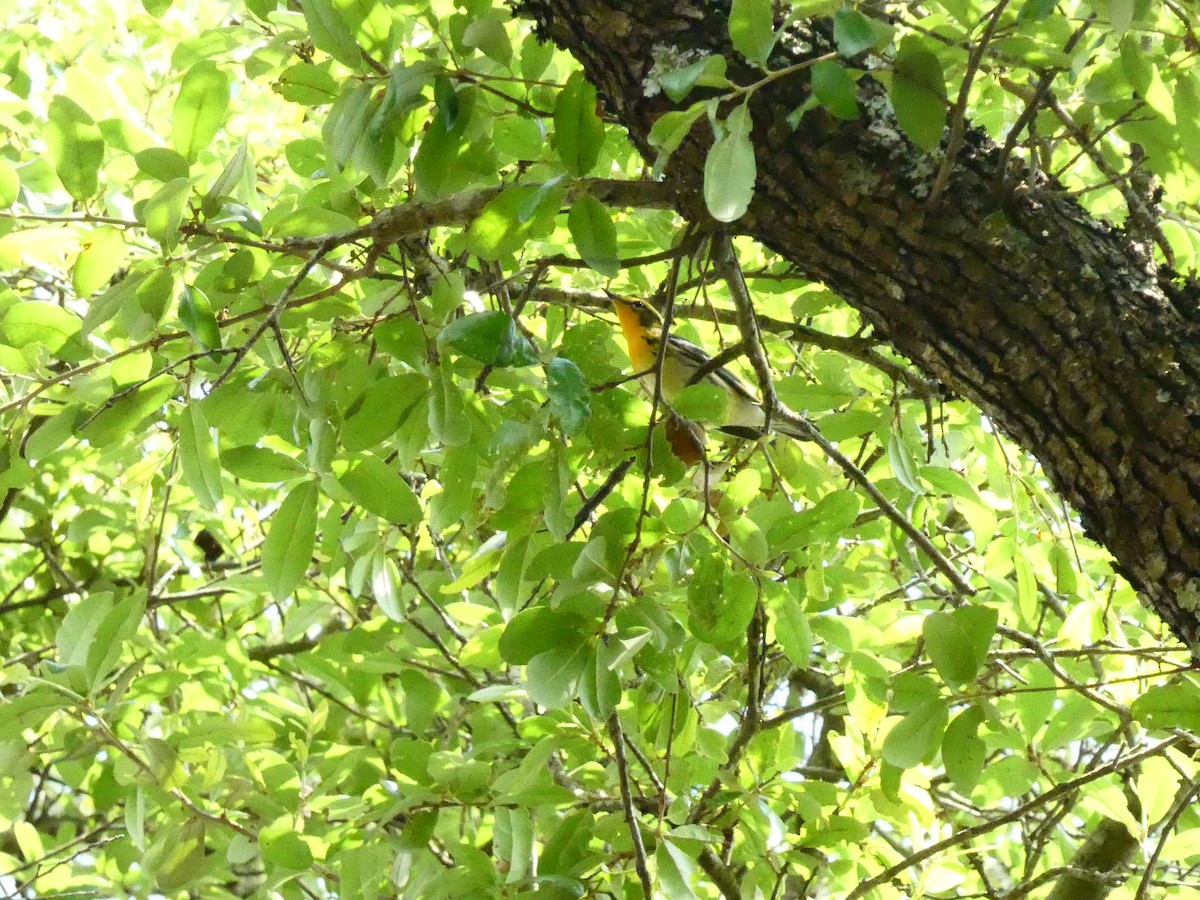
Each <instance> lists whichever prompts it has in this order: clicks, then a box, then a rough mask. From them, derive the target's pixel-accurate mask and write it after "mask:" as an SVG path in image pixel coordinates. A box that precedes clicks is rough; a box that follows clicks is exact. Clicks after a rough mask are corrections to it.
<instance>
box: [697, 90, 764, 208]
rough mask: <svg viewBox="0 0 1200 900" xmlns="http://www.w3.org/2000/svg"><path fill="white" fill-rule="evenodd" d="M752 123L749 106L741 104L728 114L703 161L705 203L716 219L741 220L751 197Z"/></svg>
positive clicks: (755, 172)
mask: <svg viewBox="0 0 1200 900" xmlns="http://www.w3.org/2000/svg"><path fill="white" fill-rule="evenodd" d="M752 125H753V123H752V122H751V120H750V108H749V106H748V105H746V104H742V105H741V106H739V107H738V108H737V109H735V110H734V111H733V112H732V113H730V114H729V118H728V119H726V120H725V128H724V131H723V133H721V134H720V135H718V137H717V139H716V141H714V142H713V145H712V147H711V148H710V149H709V151H708V158H707V159H706V160H705V161H704V203H705V205H706V206H707V207H708V211H709V213H711V214H712V217H713V218H714V219H716V220H717V221H718V222H733V221H736V220H737V219H740V218H741V217H742V215H743V214H744V213H745V212H746V210H747V209H748V208H749V207H750V201H751V200H753V199H754V182H755V180H756V179H757V177H758V169H757V162H756V160H755V158H754V145H753V144H752V143H751V142H750V129H751V127H752Z"/></svg>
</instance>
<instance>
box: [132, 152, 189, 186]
mask: <svg viewBox="0 0 1200 900" xmlns="http://www.w3.org/2000/svg"><path fill="white" fill-rule="evenodd" d="M133 161H134V162H135V163H137V167H138V169H139V170H141V171H142V172H145V173H146V174H147V175H149V176H150V177H151V178H154V179H156V180H158V181H161V182H163V184H166V183H167V182H168V181H172V180H174V179H176V178H187V177H188V175H189V174H190V173H191V166H189V165H188V161H187V160H186V159H184V158H183V157H182V156H180V155H179V154H178V153H176V152H175V151H174V150H172V149H171V148H169V147H148V148H146V149H145V150H141V151H139V152H137V153H135V154H134V155H133Z"/></svg>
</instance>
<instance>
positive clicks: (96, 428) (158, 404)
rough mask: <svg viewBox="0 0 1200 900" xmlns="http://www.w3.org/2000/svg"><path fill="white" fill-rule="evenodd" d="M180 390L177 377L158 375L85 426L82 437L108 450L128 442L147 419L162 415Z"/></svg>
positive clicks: (109, 406)
mask: <svg viewBox="0 0 1200 900" xmlns="http://www.w3.org/2000/svg"><path fill="white" fill-rule="evenodd" d="M178 387H179V384H178V382H176V381H175V378H174V376H172V375H158V376H156V377H155V378H152V379H150V381H148V382H146V383H145V384H143V385H141V386H140V387H138V388H137V389H136V390H133V391H130V392H128V393H125V394H122V395H121V396H119V397H116V398H115V399H113V400H112V401H111V402H110V403H109V404H108V405H107V406H105V407H104V408H103V409H102V410H101V411H100V412H99V413H97V414H96V415H95V416H94V417H93V418H92V419H91V421H90V422H88V423H87V424H86V425H85V426H84V427H83V430H82V431H81V432H80V433H79V436H80V437H81V438H83V439H84V440H86V441H87V442H88V443H89V444H91V445H92V446H93V447H108V446H110V445H111V444H113V443H114V442H116V441H119V440H125V439H127V438H128V437H129V435H130V434H132V433H134V432H136V431H137V429H138V426H139V425H141V423H142V421H143V420H145V419H146V418H147V417H148V416H150V415H152V414H153V413H156V412H158V410H160V409H161V408H162V405H163V404H164V403H166V402H167V399H168V398H169V397H171V396H173V395H174V394H175V391H176V390H177V389H178Z"/></svg>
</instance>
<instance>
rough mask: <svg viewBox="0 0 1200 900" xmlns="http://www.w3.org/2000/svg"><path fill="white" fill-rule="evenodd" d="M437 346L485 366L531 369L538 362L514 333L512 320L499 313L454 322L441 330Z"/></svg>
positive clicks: (519, 333) (534, 355)
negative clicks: (450, 349) (448, 347)
mask: <svg viewBox="0 0 1200 900" xmlns="http://www.w3.org/2000/svg"><path fill="white" fill-rule="evenodd" d="M438 343H442V344H447V345H448V346H450V347H453V348H454V349H455V350H457V351H458V352H459V353H461V354H463V355H464V356H469V357H470V358H471V359H473V360H475V361H476V362H480V363H483V364H484V365H485V366H496V367H497V368H505V367H509V366H531V365H533V364H534V363H536V362H537V361H538V358H537V351H536V350H535V349H534V347H533V345H532V344H530V343H529V341H528V339H527V338H526V337H525V336H524V335H523V334H521V332H520V331H518V330H517V325H516V322H514V321H513V318H512V316H510V315H508V314H507V313H502V312H495V311H488V312H481V313H471V314H470V315H469V316H463V317H462V318H461V319H455V320H454V321H453V322H451V323H450V324H449V325H447V326H446V327H445V328H443V329H442V331H441V333H440V334H439V335H438Z"/></svg>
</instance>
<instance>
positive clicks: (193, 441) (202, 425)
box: [179, 402, 224, 509]
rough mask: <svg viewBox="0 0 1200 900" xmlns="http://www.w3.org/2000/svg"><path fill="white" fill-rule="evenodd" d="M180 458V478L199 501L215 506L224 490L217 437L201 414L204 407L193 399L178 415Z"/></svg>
mask: <svg viewBox="0 0 1200 900" xmlns="http://www.w3.org/2000/svg"><path fill="white" fill-rule="evenodd" d="M179 460H180V463H181V464H182V465H183V479H184V481H186V482H187V486H188V487H189V488H191V489H192V493H193V494H195V495H196V499H197V500H198V501H200V505H201V506H203V507H205V508H207V509H216V508H217V504H219V503H220V502H221V497H222V495H223V493H224V490H223V488H222V485H221V462H220V459H219V458H218V455H217V440H216V435H215V434H214V433H213V431H212V430H211V429H210V428H209V425H208V421H207V420H206V419H205V418H204V410H203V409H201V407H200V404H199V403H196V402H192V403H189V404H188V406H187V409H185V410H184V412H183V415H182V416H181V417H180V421H179Z"/></svg>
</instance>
